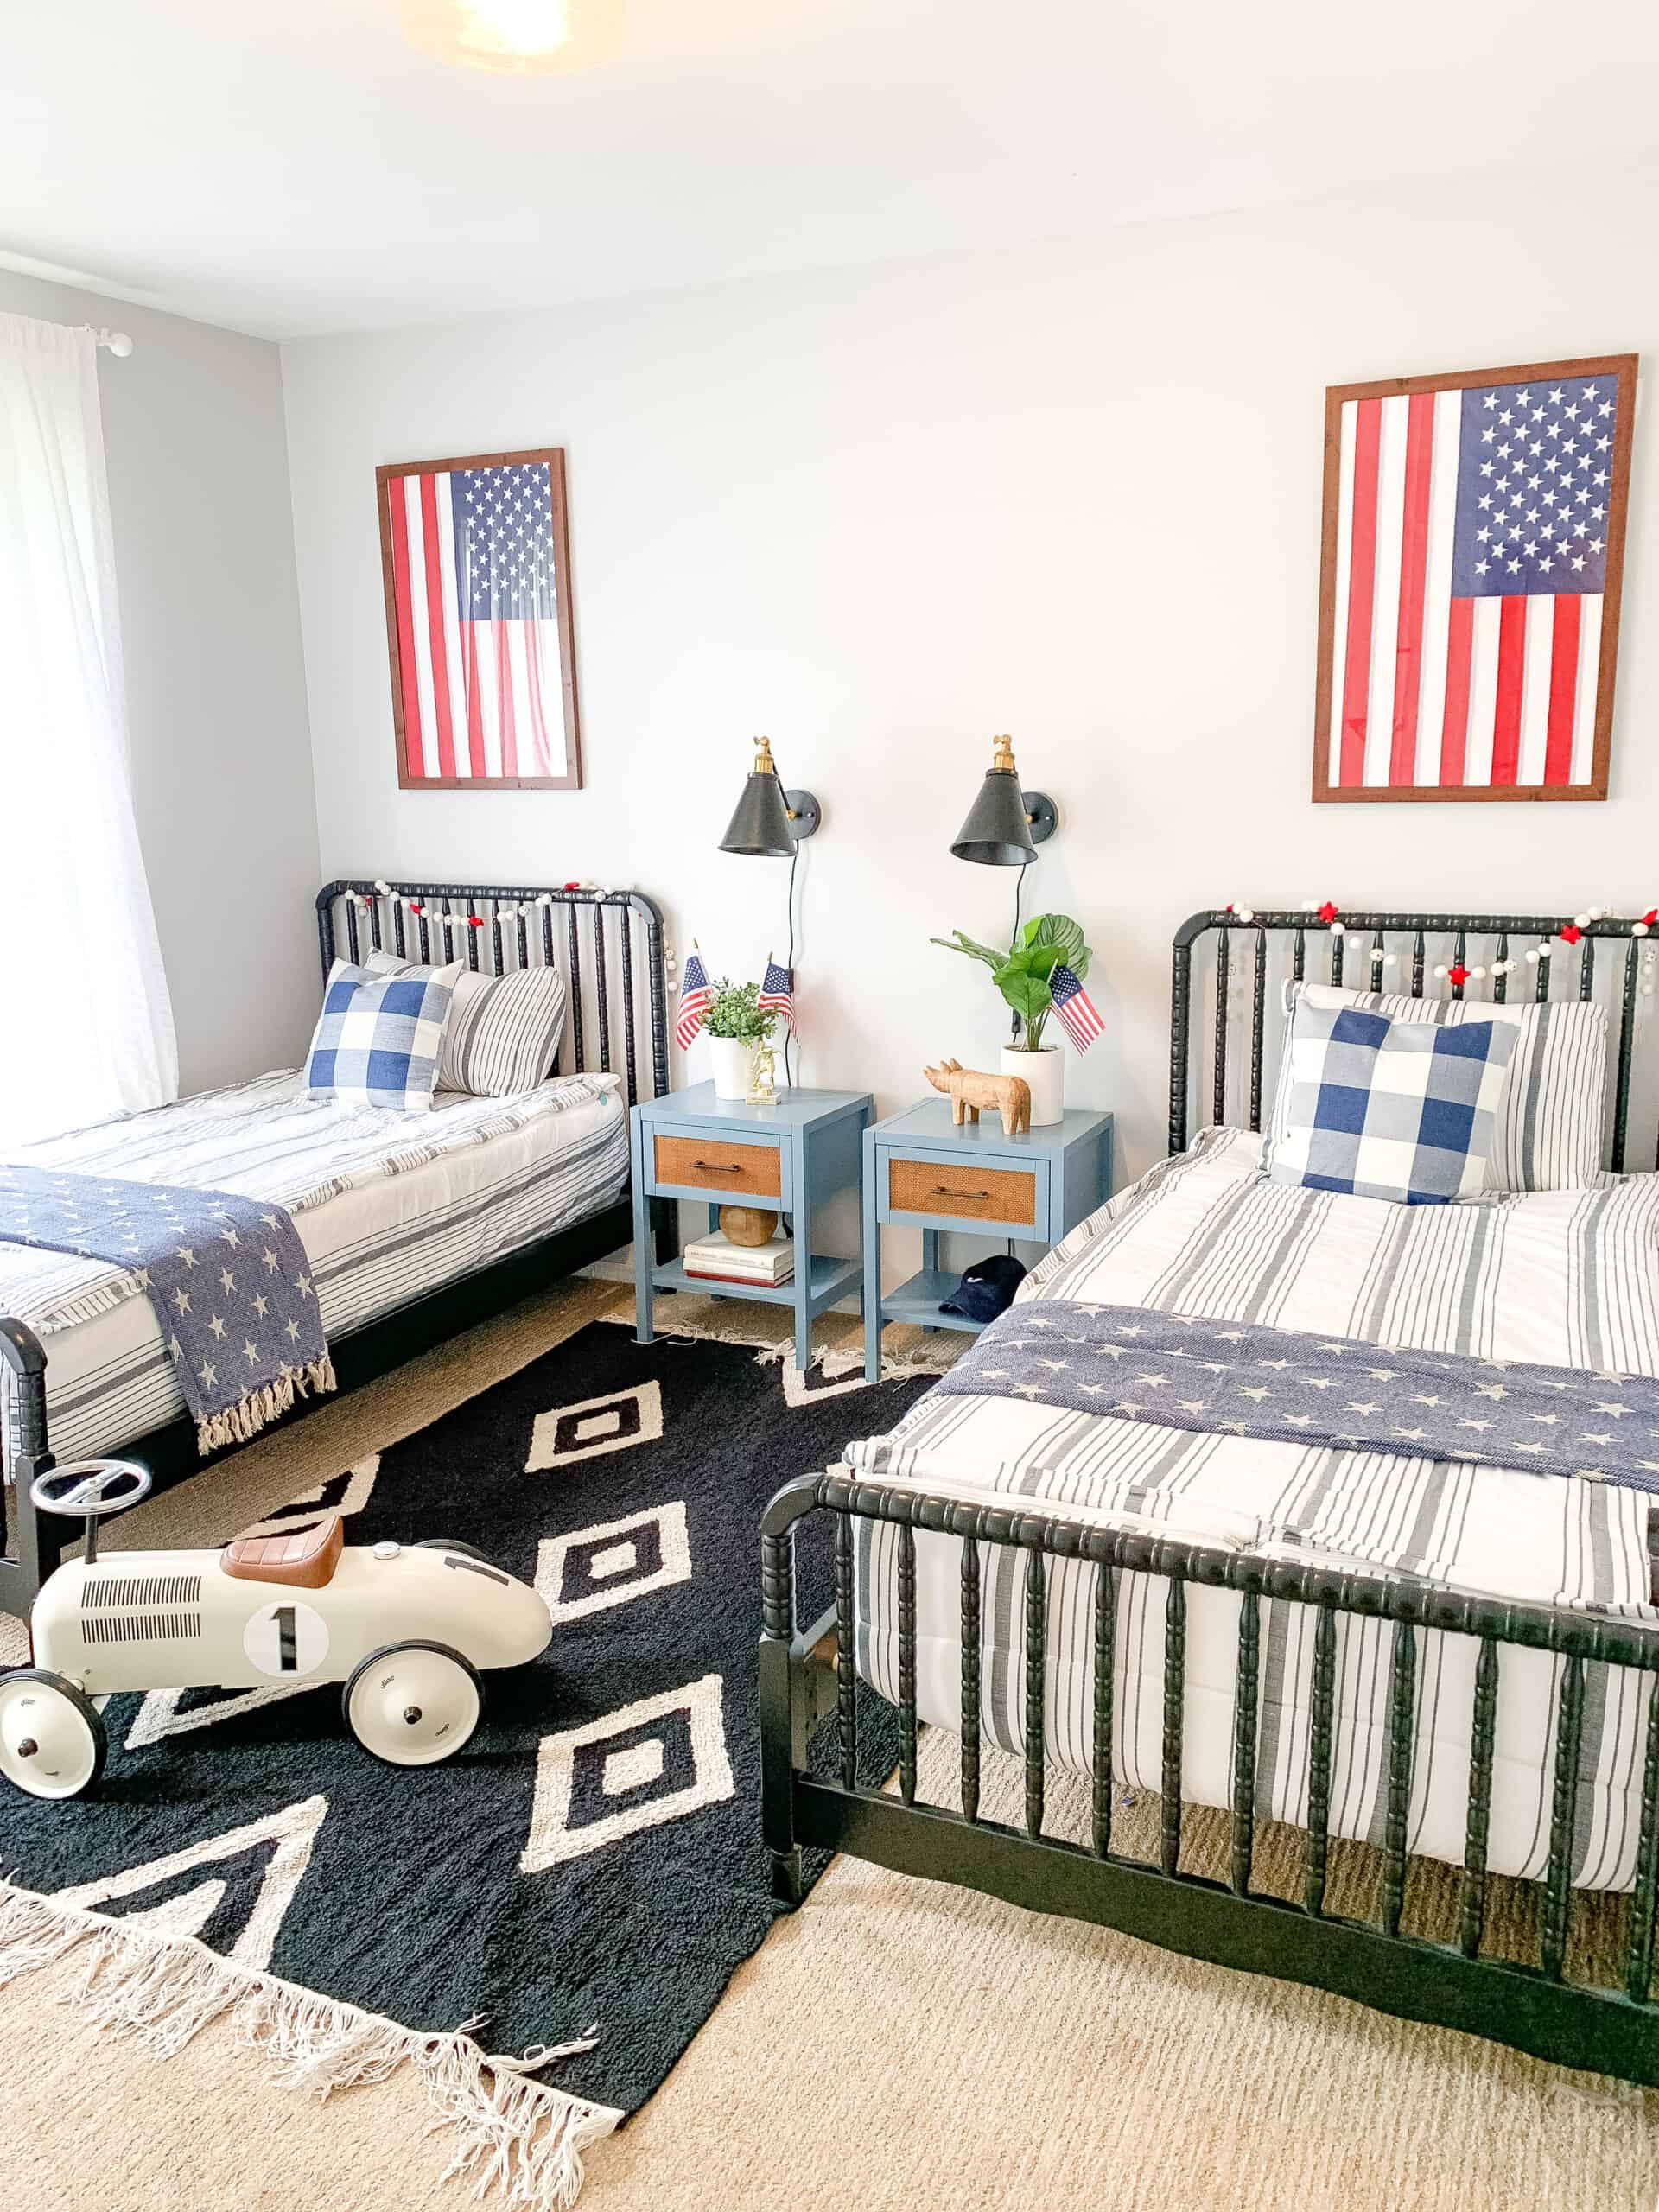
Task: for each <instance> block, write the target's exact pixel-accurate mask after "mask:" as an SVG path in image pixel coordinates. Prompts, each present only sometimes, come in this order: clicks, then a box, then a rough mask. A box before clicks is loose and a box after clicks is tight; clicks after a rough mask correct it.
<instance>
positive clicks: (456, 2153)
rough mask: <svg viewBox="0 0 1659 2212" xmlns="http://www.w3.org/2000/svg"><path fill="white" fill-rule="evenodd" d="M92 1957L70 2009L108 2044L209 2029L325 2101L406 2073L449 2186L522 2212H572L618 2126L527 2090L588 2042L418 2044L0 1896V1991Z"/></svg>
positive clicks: (109, 1924) (0, 1889)
mask: <svg viewBox="0 0 1659 2212" xmlns="http://www.w3.org/2000/svg"><path fill="white" fill-rule="evenodd" d="M82 1946H85V1947H86V1972H85V1973H84V1974H83V1975H82V1976H81V1978H80V1980H79V1985H78V1986H76V1987H75V1988H74V1989H73V1991H72V1992H71V1993H69V1995H68V1996H67V1999H66V2001H67V2003H68V2004H69V2005H72V2006H73V2008H74V2010H75V2011H77V2012H79V2013H80V2014H81V2016H82V2017H83V2018H86V2019H89V2020H91V2021H92V2023H93V2024H95V2025H96V2026H97V2027H99V2028H100V2029H102V2030H104V2031H105V2032H107V2033H110V2034H113V2035H118V2036H128V2037H132V2038H133V2039H134V2040H135V2041H137V2042H138V2043H140V2044H143V2047H144V2049H145V2050H149V2051H150V2052H152V2053H154V2054H155V2055H156V2056H158V2057H163V2058H171V2057H174V2056H176V2054H177V2053H178V2052H179V2051H181V2050H183V2049H184V2047H185V2045H186V2044H188V2043H189V2042H190V2040H191V2038H192V2037H194V2036H197V2035H199V2034H200V2032H201V2031H202V2030H203V2029H204V2028H206V2027H208V2026H211V2025H212V2024H213V2023H214V2022H215V2021H218V2020H228V2021H229V2022H230V2024H232V2028H233V2030H234V2031H235V2034H236V2037H237V2039H238V2043H240V2044H242V2045H243V2047H244V2048H245V2049H247V2050H255V2051H257V2052H258V2053H259V2054H260V2055H261V2056H263V2057H264V2058H265V2059H267V2060H268V2061H269V2062H270V2064H271V2065H272V2067H273V2069H275V2072H276V2075H277V2080H278V2081H280V2082H283V2085H284V2086H285V2087H289V2088H296V2089H301V2090H303V2091H305V2092H306V2093H307V2094H309V2095H312V2096H315V2097H317V2098H319V2099H321V2098H325V2097H327V2096H330V2095H332V2094H334V2091H335V2090H337V2089H353V2088H367V2087H370V2086H372V2085H374V2084H377V2083H379V2082H385V2081H387V2080H388V2079H390V2077H391V2075H393V2074H395V2073H396V2072H397V2069H398V2068H399V2067H400V2066H404V2065H409V2066H412V2067H413V2068H414V2069H415V2070H416V2073H417V2074H419V2075H420V2076H421V2078H422V2080H423V2082H424V2083H425V2086H426V2094H427V2097H428V2100H429V2103H430V2105H431V2107H432V2116H431V2118H430V2120H429V2121H428V2122H427V2129H426V2132H427V2133H428V2134H433V2133H440V2132H442V2131H445V2130H448V2131H450V2132H451V2133H452V2135H453V2141H452V2143H451V2145H450V2149H451V2154H452V2155H451V2157H450V2159H449V2163H448V2166H446V2168H445V2169H444V2175H443V2178H444V2179H445V2180H446V2181H448V2180H449V2179H450V2178H451V2177H455V2178H461V2179H466V2180H470V2181H472V2182H473V2183H474V2189H473V2192H472V2193H473V2196H474V2198H480V2197H482V2196H485V2195H486V2194H487V2193H488V2192H489V2191H490V2190H499V2192H500V2194H501V2196H503V2197H504V2198H505V2201H506V2202H508V2203H510V2204H513V2205H522V2206H524V2207H526V2208H528V2212H565V2208H567V2207H569V2206H570V2205H573V2204H574V2203H575V2202H576V2199H577V2197H578V2196H580V2194H581V2192H582V2171H583V2169H582V2152H583V2151H584V2150H585V2149H586V2148H587V2146H588V2145H589V2144H590V2143H593V2142H595V2141H597V2140H598V2139H600V2138H601V2136H605V2135H608V2134H609V2133H611V2132H612V2130H613V2128H614V2127H615V2126H617V2125H618V2123H619V2121H620V2119H621V2117H622V2115H621V2113H619V2112H616V2111H613V2109H612V2108H611V2107H609V2106H606V2105H595V2104H589V2103H588V2102H587V2101H585V2100H584V2099H582V2098H580V2097H573V2096H570V2095H569V2094H566V2093H565V2091H563V2090H562V2089H556V2088H550V2087H549V2086H548V2085H547V2084H546V2083H544V2082H534V2081H531V2080H530V2079H529V2078H528V2073H529V2072H530V2071H531V2070H533V2069H535V2068H536V2067H538V2066H543V2065H546V2064H549V2063H551V2061H552V2060H553V2059H554V2058H556V2057H559V2056H565V2055H567V2053H568V2052H569V2050H573V2049H574V2050H582V2049H587V2048H588V2047H589V2046H590V2044H591V2037H589V2038H588V2039H586V2040H584V2041H579V2042H577V2043H575V2044H562V2045H559V2046H557V2047H556V2049H554V2050H536V2051H532V2053H531V2054H530V2055H529V2056H527V2057H526V2058H523V2059H515V2058H507V2057H493V2056H490V2055H488V2054H487V2053H486V2051H485V2050H482V2049H481V2048H480V2045H479V2044H476V2043H475V2042H474V2040H473V2038H472V2037H471V2036H470V2035H468V2034H466V2033H464V2032H462V2031H461V2030H459V2029H458V2030H456V2031H455V2032H454V2034H451V2035H420V2034H416V2032H415V2031H413V2030H411V2029H409V2028H404V2027H400V2026H399V2025H398V2024H397V2022H396V2021H395V2020H388V2019H385V2018H382V2017H381V2016H380V2015H379V2014H378V2013H374V2012H364V2011H362V2010H361V2008H360V2007H359V2006H358V2005H344V2004H338V2003H336V2002H335V2001H334V1999H331V1998H327V1997H320V1996H319V1995H318V1994H317V1993H316V1992H315V1990H308V1989H302V1988H300V1987H299V1986H297V1984H296V1983H294V1982H289V1981H283V1980H279V1979H278V1978H277V1976H276V1975H274V1974H261V1973H257V1972H255V1971H253V1970H252V1969H251V1968H249V1967H238V1966H237V1965H235V1964H234V1963H233V1962H232V1961H230V1960H228V1959H225V1958H221V1957H220V1956H219V1954H218V1953H217V1952H215V1951H210V1950H209V1949H208V1948H207V1945H206V1944H205V1943H200V1942H197V1940H196V1939H195V1937H194V1936H170V1935H167V1934H165V1933H162V1932H161V1931H158V1930H156V1929H149V1928H145V1927H142V1926H139V1925H137V1924H131V1925H129V1924H125V1923H121V1922H118V1921H111V1920H107V1919H105V1918H104V1917H102V1916H100V1915H99V1914H97V1913H92V1912H87V1911H85V1910H82V1909H81V1908H80V1907H79V1906H77V1905H68V1904H60V1903H59V1902H58V1900H57V1899H56V1898H54V1897H41V1896H39V1895H37V1894H36V1893H35V1891H31V1890H22V1889H19V1888H17V1887H16V1885H13V1884H11V1883H9V1882H0V1986H4V1985H5V1984H6V1983H8V1982H11V1981H15V1980H17V1978H18V1977H19V1976H20V1975H22V1974H31V1973H34V1972H35V1971H36V1970H37V1969H38V1968H40V1967H46V1966H51V1965H53V1964H54V1963H55V1962H56V1961H58V1960H60V1959H62V1958H66V1957H67V1956H68V1955H69V1954H70V1953H71V1952H73V1951H75V1950H77V1949H78V1948H81V1947H82Z"/></svg>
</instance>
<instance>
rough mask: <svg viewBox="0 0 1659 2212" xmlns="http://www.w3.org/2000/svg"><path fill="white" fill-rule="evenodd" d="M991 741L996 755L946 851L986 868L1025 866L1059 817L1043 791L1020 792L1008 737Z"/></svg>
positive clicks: (1032, 859)
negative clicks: (979, 863) (976, 862)
mask: <svg viewBox="0 0 1659 2212" xmlns="http://www.w3.org/2000/svg"><path fill="white" fill-rule="evenodd" d="M991 742H992V743H993V744H994V745H995V747H996V751H995V754H994V756H993V758H992V760H991V765H990V766H989V767H988V769H987V770H986V771H985V780H984V782H983V783H982V785H980V787H979V796H978V797H977V798H976V799H975V801H974V803H973V804H972V806H971V807H969V810H968V819H967V820H966V821H965V822H964V823H963V825H962V828H961V829H960V830H959V831H958V832H957V836H956V837H955V839H954V840H953V841H952V842H951V846H950V849H951V851H952V852H953V853H954V854H955V855H956V856H957V859H958V860H959V861H982V862H983V863H984V864H985V866H987V867H988V868H1029V867H1030V865H1031V863H1032V861H1034V860H1035V859H1036V857H1037V848H1038V846H1039V845H1041V844H1044V843H1046V842H1047V840H1048V839H1049V838H1050V837H1052V836H1053V835H1054V831H1055V829H1056V827H1057V826H1058V823H1059V818H1060V817H1059V813H1058V810H1057V808H1056V807H1055V804H1054V802H1053V800H1052V798H1050V797H1049V796H1048V794H1047V792H1046V791H1021V790H1020V777H1019V772H1018V771H1017V770H1016V769H1015V767H1014V743H1013V741H1012V739H1010V738H1007V737H997V738H993V739H992V741H991Z"/></svg>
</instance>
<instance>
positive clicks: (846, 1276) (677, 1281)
mask: <svg viewBox="0 0 1659 2212" xmlns="http://www.w3.org/2000/svg"><path fill="white" fill-rule="evenodd" d="M797 1274H798V1270H797ZM862 1274H863V1262H861V1261H860V1260H837V1259H834V1258H831V1257H829V1255H826V1254H824V1253H823V1252H814V1253H813V1255H811V1258H810V1260H809V1261H808V1262H807V1284H806V1295H807V1303H808V1304H809V1305H810V1306H811V1308H812V1311H813V1312H814V1313H819V1312H821V1311H822V1310H823V1307H824V1306H830V1305H833V1304H834V1303H835V1301H836V1299H838V1298H843V1297H845V1296H846V1294H847V1293H848V1292H849V1290H856V1289H857V1288H858V1287H859V1284H860V1280H861V1276H862ZM651 1280H652V1283H653V1284H654V1285H655V1287H657V1288H658V1290H690V1291H706V1292H707V1293H708V1294H709V1296H710V1297H711V1298H759V1299H760V1300H764V1301H765V1302H766V1304H768V1305H771V1306H793V1305H794V1304H795V1303H796V1300H798V1297H799V1295H800V1290H801V1285H800V1283H799V1282H798V1281H797V1279H796V1276H795V1275H791V1277H790V1279H789V1281H787V1282H779V1283H762V1282H721V1281H718V1280H717V1279H715V1278H714V1277H712V1276H709V1275H694V1274H687V1273H686V1268H685V1262H683V1260H665V1261H664V1262H662V1263H661V1264H660V1265H658V1266H657V1267H654V1268H652V1271H651ZM941 1295H943V1294H941Z"/></svg>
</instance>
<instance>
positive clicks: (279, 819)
mask: <svg viewBox="0 0 1659 2212" xmlns="http://www.w3.org/2000/svg"><path fill="white" fill-rule="evenodd" d="M0 312H6V313H11V314H16V315H37V316H39V317H41V318H42V319H43V320H45V321H54V322H69V323H83V322H90V323H93V324H97V325H107V326H109V327H111V328H115V329H120V330H125V331H128V332H130V334H131V336H132V339H133V341H134V350H133V352H132V353H131V354H130V357H129V358H128V359H126V360H124V361H118V360H116V359H113V358H112V357H111V355H110V354H108V353H103V354H100V355H99V385H100V388H101V391H102V393H103V403H104V437H105V448H106V454H107V459H108V466H109V477H110V506H111V522H112V526H113V529H114V533H115V560H116V571H117V577H118V586H119V591H120V600H121V632H122V643H123V646H124V652H125V658H126V671H127V695H128V711H129V727H130V737H131V746H132V768H133V783H134V789H135V796H136V800H137V814H138V834H139V837H140V839H141V841H142V842H143V851H144V861H145V864H146V867H147V868H148V869H149V886H150V892H151V895H152V897H153V898H154V899H155V902H156V923H157V925H158V927H159V929H160V931H161V940H162V958H163V959H164V960H165V962H166V963H167V978H168V985H169V987H170V988H171V991H172V995H173V1013H174V1019H175V1021H176V1023H177V1025H178V1033H179V1067H180V1080H181V1084H182V1086H183V1088H184V1089H185V1090H187V1091H189V1090H200V1089H201V1088H202V1087H203V1086H204V1085H206V1084H215V1083H223V1082H227V1081H231V1080H232V1079H234V1078H235V1077H238V1076H244V1075H251V1074H253V1073H255V1072H257V1070H259V1069H261V1068H268V1067H275V1066H278V1065H284V1064H291V1063H292V1062H293V1061H295V1060H296V1059H297V1058H298V1057H299V1055H300V1054H301V1053H302V1052H303V1050H304V1047H305V1043H306V1039H307V1038H308V1036H309V1033H310V1029H311V1024H312V1022H313V1021H314V1020H315V1014H316V1003H317V995H318V991H317V970H316V960H315V939H314V937H313V934H312V925H311V922H310V918H309V917H310V903H311V899H312V897H313V895H314V893H315V889H316V886H317V882H318V880H319V879H318V874H317V823H316V802H315V787H314V784H313V780H312V772H311V749H310V741H309V736H308V729H307V724H306V702H305V676H304V668H303V664H302V658H301V649H300V630H299V611H298V601H297V598H296V590H295V582H294V539H293V524H292V517H291V510H290V505H289V486H288V451H287V444H286V437H285V432H284V428H283V389H282V371H281V365H280V363H279V360H278V358H277V348H276V346H272V345H270V344H267V343H266V342H265V341H264V340H261V339H255V338H243V337H238V336H237V335H236V334H234V333H232V332H230V331H225V330H215V329H213V328H211V327H209V326H208V325H207V324H205V323H200V322H188V321H185V320H184V319H183V318H182V317H181V316H178V315H157V314H155V313H153V312H152V311H150V310H149V309H148V308H138V307H129V306H125V305H124V304H123V303H122V302H119V301H116V300H107V299H100V298H98V297H95V296H93V295H92V294H91V293H89V292H81V291H77V290H74V289H72V288H71V287H69V286H67V285H62V284H48V283H41V282H39V281H37V280H36V279H35V278H32V277H16V276H12V275H10V274H9V273H8V272H6V271H5V270H0Z"/></svg>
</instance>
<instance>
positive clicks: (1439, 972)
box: [1434, 968, 1451, 982]
mask: <svg viewBox="0 0 1659 2212" xmlns="http://www.w3.org/2000/svg"><path fill="white" fill-rule="evenodd" d="M1450 972H1451V971H1450V969H1446V968H1437V969H1435V970H1434V976H1435V980H1436V981H1437V982H1438V981H1439V980H1440V978H1441V977H1442V976H1446V975H1448V974H1450Z"/></svg>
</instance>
